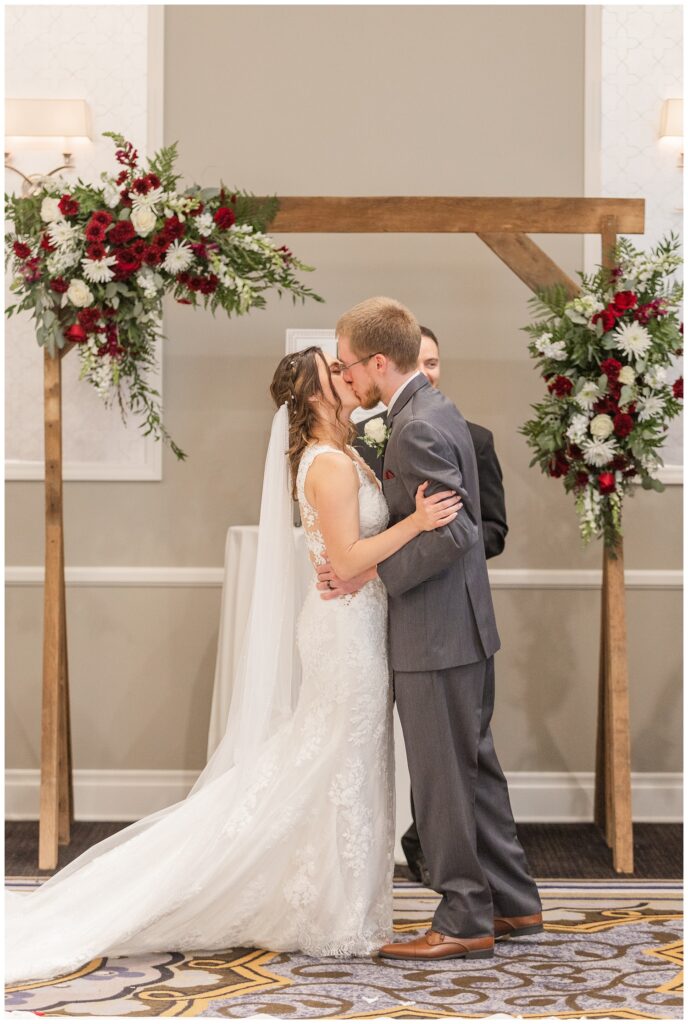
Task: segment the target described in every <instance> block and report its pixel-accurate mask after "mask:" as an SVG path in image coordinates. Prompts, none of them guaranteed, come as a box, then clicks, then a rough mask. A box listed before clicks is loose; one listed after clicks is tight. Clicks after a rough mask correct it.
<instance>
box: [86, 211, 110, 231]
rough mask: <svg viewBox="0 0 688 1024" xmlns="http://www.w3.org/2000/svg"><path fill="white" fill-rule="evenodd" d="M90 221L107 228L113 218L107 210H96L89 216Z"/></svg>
mask: <svg viewBox="0 0 688 1024" xmlns="http://www.w3.org/2000/svg"><path fill="white" fill-rule="evenodd" d="M91 220H92V221H93V222H94V224H102V225H103V227H104V228H107V227H109V226H110V224H112V221H113V216H112V214H111V213H109V212H108V210H96V212H95V213H92V214H91Z"/></svg>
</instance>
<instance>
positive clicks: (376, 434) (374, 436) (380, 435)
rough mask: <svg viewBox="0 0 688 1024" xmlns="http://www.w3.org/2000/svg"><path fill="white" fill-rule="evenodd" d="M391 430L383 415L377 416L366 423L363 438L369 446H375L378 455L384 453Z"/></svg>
mask: <svg viewBox="0 0 688 1024" xmlns="http://www.w3.org/2000/svg"><path fill="white" fill-rule="evenodd" d="M391 432H392V431H391V430H390V429H389V428H388V427H386V426H385V421H384V420H383V419H382V417H381V416H376V417H375V419H374V420H368V422H367V423H366V425H365V429H364V431H363V440H364V441H365V443H366V444H367V445H369V447H371V448H374V449H375V451H376V452H377V454H378V455H382V453H383V452H384V450H385V445H386V444H387V441H388V439H389V435H390V434H391Z"/></svg>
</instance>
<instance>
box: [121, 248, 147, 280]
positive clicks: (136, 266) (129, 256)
mask: <svg viewBox="0 0 688 1024" xmlns="http://www.w3.org/2000/svg"><path fill="white" fill-rule="evenodd" d="M116 259H117V271H118V274H119V275H121V276H123V277H128V276H129V274H133V273H134V272H135V271H137V270H140V269H141V260H140V258H139V257H138V256H137V255H136V254H135V253H134V252H132V251H131V249H120V250H119V251H118V252H117V253H116Z"/></svg>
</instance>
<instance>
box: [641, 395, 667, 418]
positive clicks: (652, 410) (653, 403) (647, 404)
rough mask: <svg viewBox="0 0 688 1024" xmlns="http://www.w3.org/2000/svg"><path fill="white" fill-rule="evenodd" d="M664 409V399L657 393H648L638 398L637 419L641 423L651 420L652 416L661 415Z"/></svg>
mask: <svg viewBox="0 0 688 1024" xmlns="http://www.w3.org/2000/svg"><path fill="white" fill-rule="evenodd" d="M663 409H664V400H663V399H662V398H660V397H659V395H649V396H648V397H646V398H641V399H639V400H638V419H639V420H640V422H641V423H644V422H645V420H651V419H652V418H653V417H654V416H659V415H661V413H662V411H663Z"/></svg>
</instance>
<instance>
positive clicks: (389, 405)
mask: <svg viewBox="0 0 688 1024" xmlns="http://www.w3.org/2000/svg"><path fill="white" fill-rule="evenodd" d="M421 373H423V371H422V370H416V372H415V373H412V374H411V376H410V377H407V378H406V380H405V381H404V383H403V384H402V385H401V386H400V387H398V388H397V389H396V391H395V392H394V394H393V395H392V397H391V398H390V400H389V404H388V405H387V415H388V416H389V414H390V412H391V411H392V406H393V405H394V403H395V402H396V400H397V398H398V397H399V395H400V394H401V392H402V391H403V390H404V388H405V387H406V385H407V384H408V383H409V381H411V380H413V378H414V377H418V376H419V374H421Z"/></svg>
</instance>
